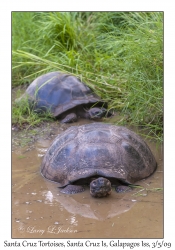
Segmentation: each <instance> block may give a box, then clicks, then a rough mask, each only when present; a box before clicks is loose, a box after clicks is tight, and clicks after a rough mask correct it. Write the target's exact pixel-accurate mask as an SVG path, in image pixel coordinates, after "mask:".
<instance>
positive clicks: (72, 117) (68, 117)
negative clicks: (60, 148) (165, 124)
mask: <svg viewBox="0 0 175 250" xmlns="http://www.w3.org/2000/svg"><path fill="white" fill-rule="evenodd" d="M77 120H78V118H77V115H76V114H75V113H70V114H68V115H66V116H65V118H64V119H63V120H61V123H71V122H76V121H77Z"/></svg>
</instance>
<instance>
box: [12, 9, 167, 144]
mask: <svg viewBox="0 0 175 250" xmlns="http://www.w3.org/2000/svg"><path fill="white" fill-rule="evenodd" d="M19 26H20V27H21V28H20V29H19ZM12 49H13V51H12V67H13V71H12V73H13V78H12V79H13V83H12V86H13V87H15V86H18V85H21V84H23V83H26V82H31V81H32V80H34V79H35V78H36V77H37V76H39V75H41V74H44V73H47V72H49V71H55V70H58V71H63V72H67V73H71V74H74V75H75V76H78V77H79V78H81V79H82V80H83V81H84V82H86V83H87V84H88V85H89V86H90V87H91V88H92V89H93V90H94V91H95V92H96V93H97V94H98V95H100V96H101V97H102V98H103V99H104V100H106V101H107V102H108V104H109V109H114V110H116V111H118V112H120V114H121V115H122V116H123V117H124V119H122V124H127V123H129V124H131V125H137V126H141V127H142V128H145V129H147V130H149V135H150V136H151V137H154V138H156V139H158V140H160V141H161V140H162V134H163V13H162V12H13V13H12ZM14 107H16V106H15V105H14ZM16 108H17V109H16ZM16 108H13V113H16V115H15V122H17V123H23V118H22V117H28V122H29V123H30V120H29V117H30V116H34V115H33V112H32V111H29V109H28V108H27V110H28V113H27V116H26V111H25V112H23V111H22V113H20V115H19V116H18V112H17V110H18V108H19V107H16ZM35 115H36V114H35ZM13 117H14V116H13ZM32 119H33V120H32V121H34V120H35V119H36V120H37V119H38V118H36V117H35V118H34V117H33V118H32Z"/></svg>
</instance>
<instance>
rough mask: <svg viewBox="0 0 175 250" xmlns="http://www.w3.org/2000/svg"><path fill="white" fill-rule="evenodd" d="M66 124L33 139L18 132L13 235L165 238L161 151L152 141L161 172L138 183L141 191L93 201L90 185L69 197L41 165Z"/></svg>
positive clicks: (14, 158)
mask: <svg viewBox="0 0 175 250" xmlns="http://www.w3.org/2000/svg"><path fill="white" fill-rule="evenodd" d="M80 123H81V124H83V123H87V121H83V120H82V121H81V122H80ZM67 126H68V125H61V126H60V125H58V124H57V123H56V124H54V125H52V127H51V129H50V130H49V128H50V127H49V126H48V127H47V126H45V128H43V129H42V128H40V129H39V130H38V131H37V132H36V131H35V133H34V135H31V134H30V135H27V136H28V138H26V135H24V134H20V133H19V132H15V133H13V135H12V141H13V150H12V237H13V238H154V239H155V238H162V237H163V191H162V190H158V189H159V188H162V187H163V160H162V148H161V147H160V146H159V147H157V146H156V144H154V143H150V142H147V143H148V144H149V146H150V148H151V150H152V151H153V153H154V155H155V157H156V159H157V162H158V168H157V170H156V172H155V173H154V174H153V175H152V176H151V177H149V178H147V179H145V180H142V181H140V182H138V183H137V184H140V185H141V186H142V187H143V188H142V189H138V188H135V189H134V190H133V191H131V192H129V193H125V194H117V193H116V192H115V191H114V190H113V192H112V194H111V196H109V197H106V198H102V199H94V198H92V197H91V196H90V194H89V189H88V187H87V190H86V191H85V192H83V193H80V194H75V195H65V194H62V193H60V192H59V189H58V188H57V184H56V183H53V182H50V181H47V180H46V179H44V178H43V177H42V176H41V175H40V171H39V167H40V164H41V161H42V157H43V155H44V154H45V152H46V150H47V148H48V147H49V145H50V144H51V142H52V141H53V139H54V138H55V137H56V135H57V134H58V133H60V132H61V131H63V130H65V129H66V128H67ZM46 128H47V129H46ZM43 131H44V132H43ZM45 131H47V133H45ZM42 132H43V133H42ZM24 139H25V140H26V141H25V140H24ZM24 141H25V142H26V143H24ZM156 188H157V189H156Z"/></svg>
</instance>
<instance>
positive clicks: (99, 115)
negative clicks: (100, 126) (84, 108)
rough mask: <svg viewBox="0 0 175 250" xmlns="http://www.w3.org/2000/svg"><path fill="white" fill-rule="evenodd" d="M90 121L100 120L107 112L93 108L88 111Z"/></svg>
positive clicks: (103, 109) (101, 108)
mask: <svg viewBox="0 0 175 250" xmlns="http://www.w3.org/2000/svg"><path fill="white" fill-rule="evenodd" d="M88 113H89V117H90V119H94V118H97V119H98V118H102V117H104V116H105V115H106V114H107V110H106V109H105V108H103V107H94V108H90V109H89V110H88Z"/></svg>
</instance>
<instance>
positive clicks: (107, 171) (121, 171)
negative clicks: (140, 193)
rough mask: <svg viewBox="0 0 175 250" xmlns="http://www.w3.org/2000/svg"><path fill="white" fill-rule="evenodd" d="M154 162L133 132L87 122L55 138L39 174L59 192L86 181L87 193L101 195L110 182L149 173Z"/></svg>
mask: <svg viewBox="0 0 175 250" xmlns="http://www.w3.org/2000/svg"><path fill="white" fill-rule="evenodd" d="M156 165H157V164H156V160H155V158H154V156H153V154H152V152H151V150H150V149H149V147H148V146H147V144H146V143H145V142H144V141H143V140H142V139H141V138H140V136H138V135H137V134H136V133H134V132H132V131H131V130H129V129H127V128H125V127H120V126H115V125H111V124H105V123H91V124H86V125H81V126H72V127H70V128H68V129H67V130H66V131H64V132H63V133H61V134H59V135H58V136H57V137H56V138H55V140H54V141H53V143H52V144H51V146H50V147H49V149H48V150H47V152H46V154H45V156H44V158H43V162H42V164H41V174H42V175H43V176H44V177H45V178H47V179H48V180H51V181H54V182H58V183H59V187H62V190H61V192H62V193H67V194H73V193H78V192H82V191H84V186H83V185H87V184H89V183H90V193H91V195H92V196H93V197H103V196H106V195H108V194H110V193H111V184H112V185H115V186H116V187H117V186H118V185H119V184H121V183H124V184H133V183H135V182H136V181H139V180H141V179H144V178H146V177H148V176H150V175H151V174H152V173H153V172H154V171H155V169H156ZM117 189H118V190H121V189H123V188H122V187H118V188H117ZM116 191H117V190H116Z"/></svg>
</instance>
